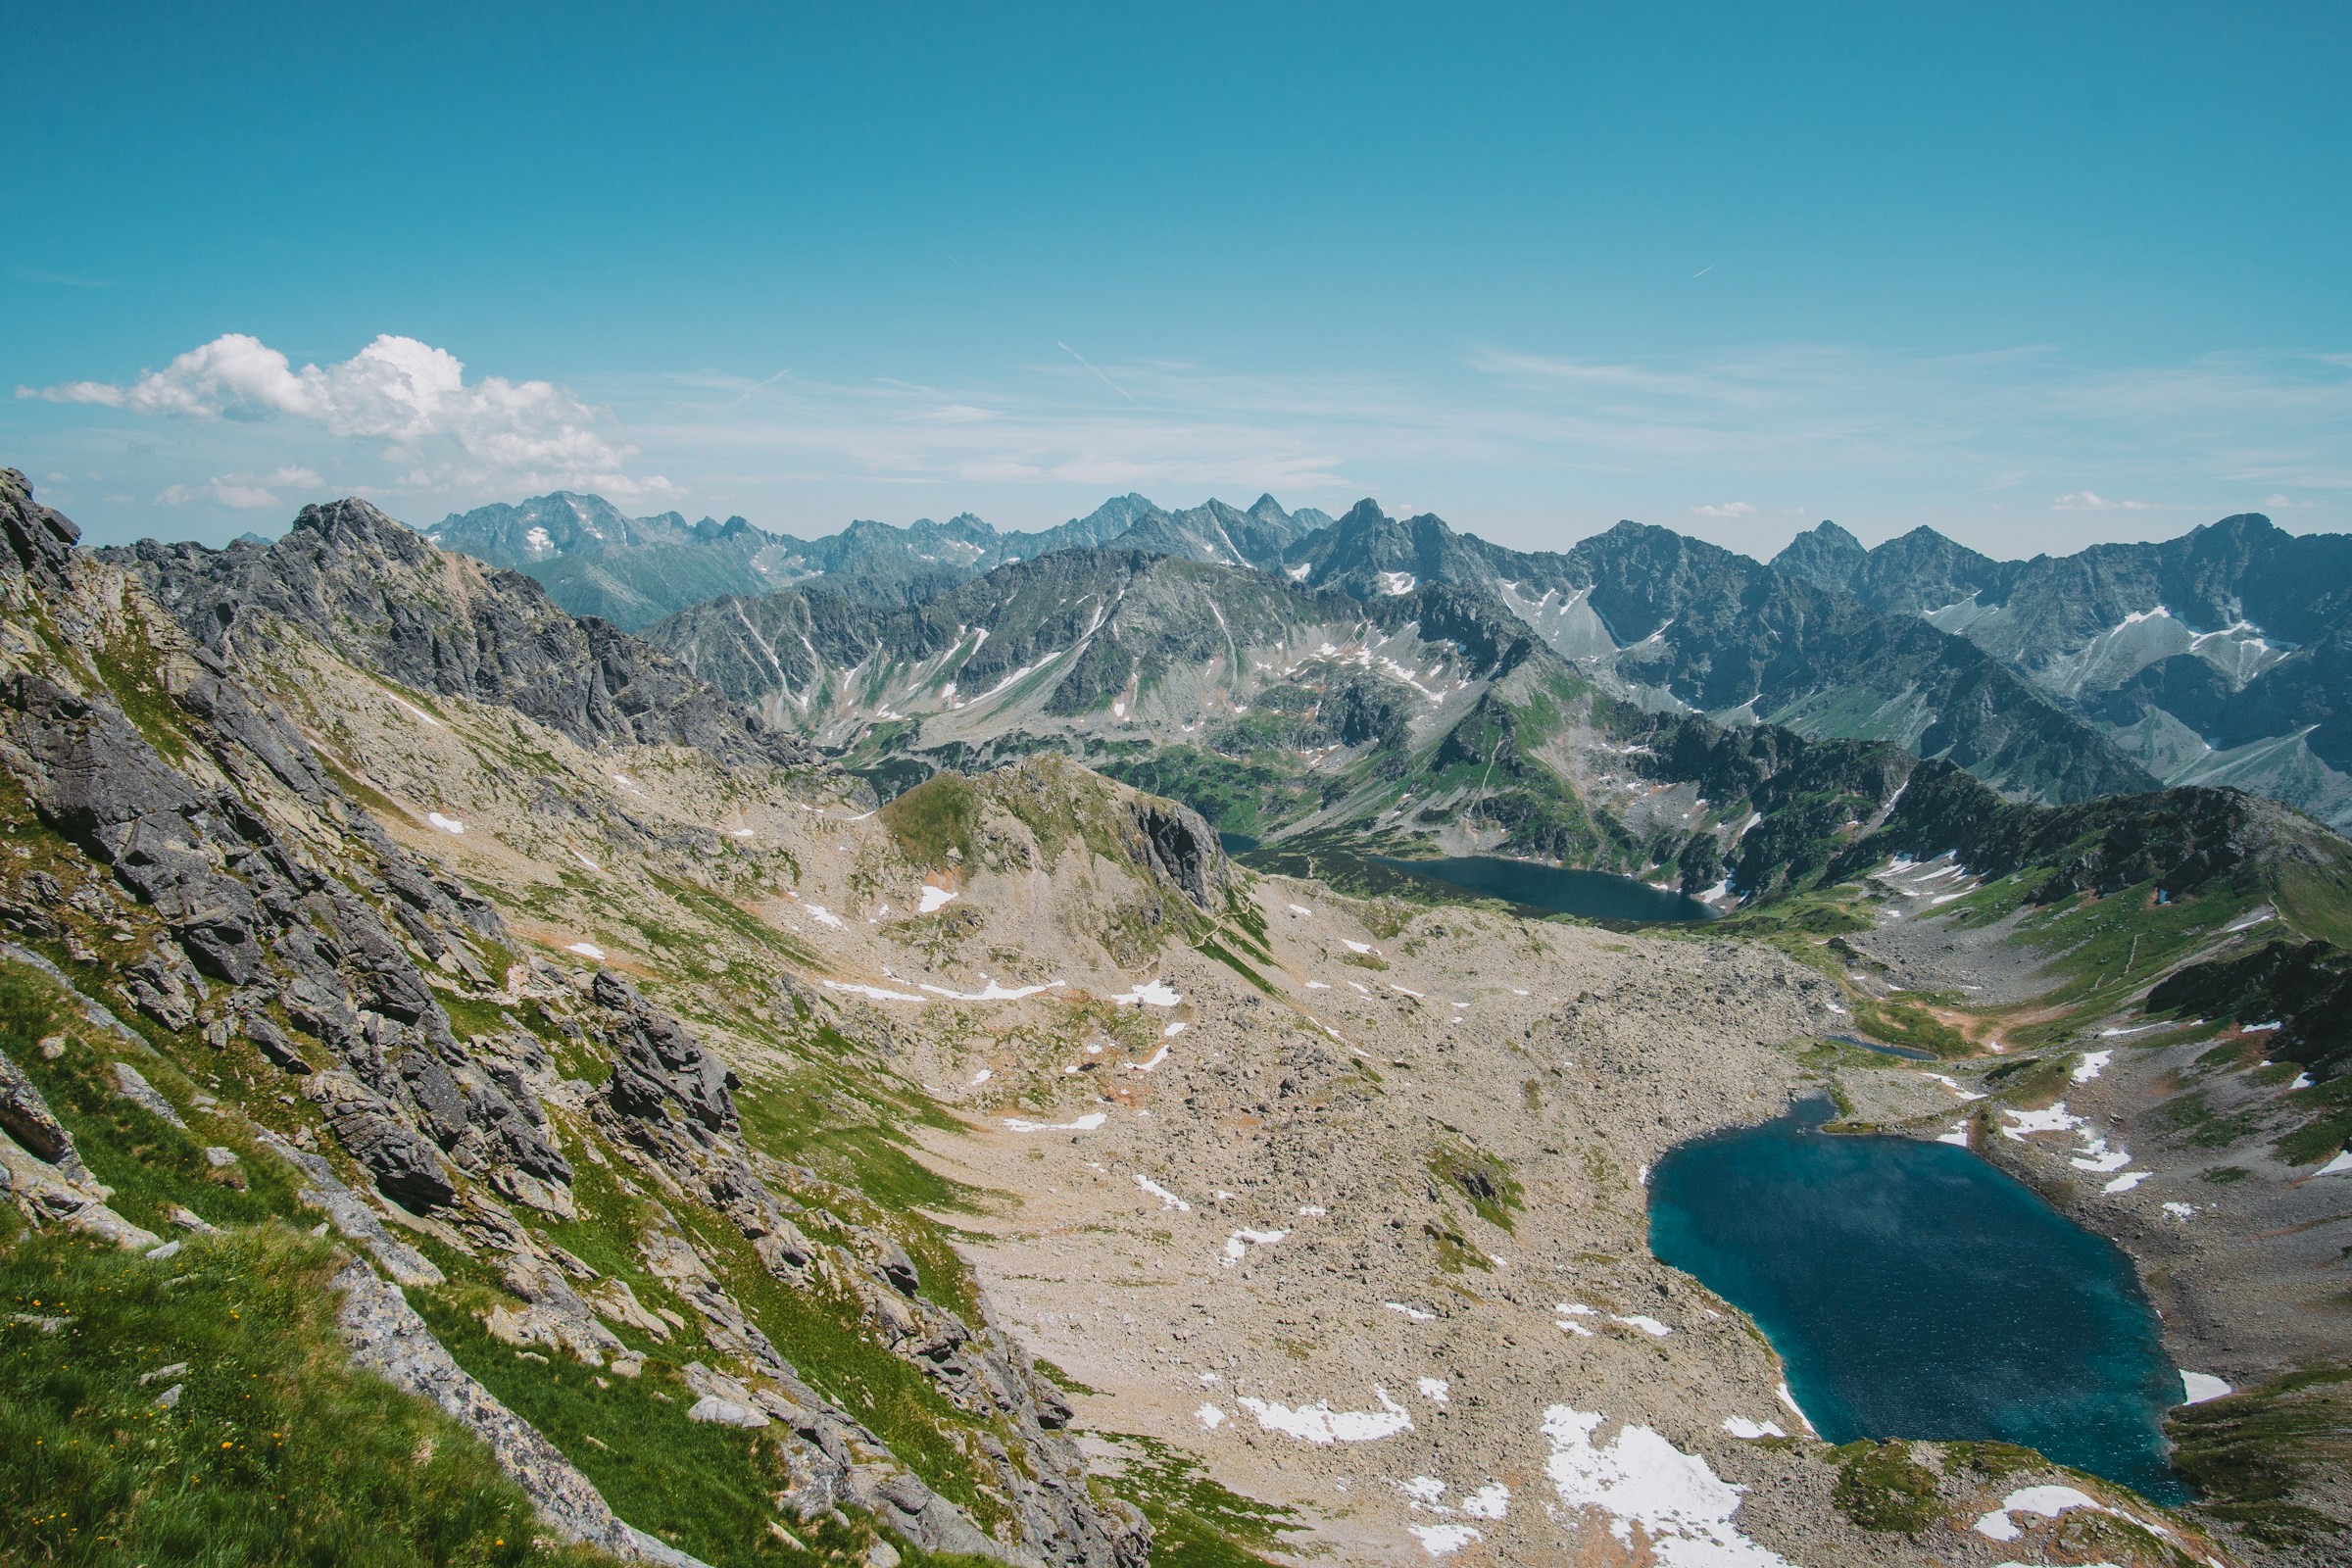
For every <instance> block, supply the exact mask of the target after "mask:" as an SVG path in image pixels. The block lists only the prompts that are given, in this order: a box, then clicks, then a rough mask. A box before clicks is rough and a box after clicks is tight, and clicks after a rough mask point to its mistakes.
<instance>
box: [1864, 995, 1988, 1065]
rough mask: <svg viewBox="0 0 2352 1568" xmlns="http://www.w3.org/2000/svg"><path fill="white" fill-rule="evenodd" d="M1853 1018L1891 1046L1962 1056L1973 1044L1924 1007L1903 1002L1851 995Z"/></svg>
mask: <svg viewBox="0 0 2352 1568" xmlns="http://www.w3.org/2000/svg"><path fill="white" fill-rule="evenodd" d="M1854 1022H1855V1023H1856V1024H1857V1025H1859V1026H1860V1027H1861V1029H1862V1032H1863V1033H1864V1034H1867V1035H1869V1036H1870V1037H1871V1038H1872V1039H1874V1040H1883V1041H1885V1042H1886V1043H1887V1045H1890V1046H1907V1047H1909V1048H1910V1049H1911V1050H1913V1051H1929V1052H1934V1053H1935V1054H1936V1055H1938V1056H1965V1055H1967V1054H1970V1051H1971V1050H1972V1048H1971V1047H1970V1045H1969V1043H1968V1040H1967V1038H1966V1037H1965V1036H1963V1035H1962V1034H1961V1033H1960V1031H1959V1030H1957V1029H1955V1028H1953V1027H1952V1026H1951V1025H1950V1024H1948V1023H1945V1022H1944V1021H1943V1020H1942V1019H1940V1018H1938V1017H1936V1015H1935V1014H1934V1013H1932V1012H1930V1011H1928V1010H1927V1009H1926V1008H1925V1007H1919V1006H1914V1005H1910V1004H1909V1003H1903V1002H1877V1001H1873V1000H1872V999H1870V998H1868V997H1857V998H1855V999H1854Z"/></svg>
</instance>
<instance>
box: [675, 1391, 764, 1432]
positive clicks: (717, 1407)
mask: <svg viewBox="0 0 2352 1568" xmlns="http://www.w3.org/2000/svg"><path fill="white" fill-rule="evenodd" d="M686 1419H687V1420H689V1421H707V1422H710V1423H712V1424H713V1425H717V1426H722V1427H763V1426H765V1425H767V1417H766V1416H765V1415H763V1414H762V1413H760V1411H759V1410H756V1409H754V1408H753V1407H752V1406H750V1405H748V1404H737V1403H736V1402H735V1401H734V1400H732V1399H722V1398H720V1397H718V1396H717V1395H715V1394H706V1395H704V1396H703V1397H701V1398H699V1399H697V1400H695V1401H694V1405H693V1408H691V1409H689V1410H688V1411H687V1412H686Z"/></svg>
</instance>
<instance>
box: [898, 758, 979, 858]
mask: <svg viewBox="0 0 2352 1568" xmlns="http://www.w3.org/2000/svg"><path fill="white" fill-rule="evenodd" d="M882 822H883V825H884V826H885V827H887V828H889V829H890V836H891V837H892V838H893V839H895V840H896V841H897V842H898V846H899V848H900V849H901V850H903V851H905V852H906V855H907V858H908V859H910V860H912V861H914V862H915V863H916V864H917V865H928V866H934V867H946V866H948V865H950V864H954V863H957V862H964V863H970V864H973V865H977V864H978V863H979V859H980V795H979V792H978V791H977V790H975V789H973V788H972V783H971V780H969V779H967V778H965V777H964V776H963V775H962V774H960V773H939V774H935V775H933V776H932V777H930V778H928V779H926V780H924V781H923V782H922V783H920V784H917V785H916V786H915V787H914V788H912V789H910V790H908V791H907V793H906V794H904V795H902V796H900V797H899V798H898V799H897V800H895V801H892V802H891V803H890V804H889V805H888V806H885V807H883V808H882ZM950 851H954V852H955V854H954V856H953V857H951V855H950V854H949V852H950Z"/></svg>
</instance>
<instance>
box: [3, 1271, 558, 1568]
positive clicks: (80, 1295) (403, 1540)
mask: <svg viewBox="0 0 2352 1568" xmlns="http://www.w3.org/2000/svg"><path fill="white" fill-rule="evenodd" d="M333 1268H334V1255H333V1250H332V1249H331V1248H330V1247H328V1246H327V1245H325V1244H323V1243H313V1242H311V1241H309V1240H308V1239H307V1238H304V1237H301V1236H299V1235H297V1234H296V1233H294V1232H292V1231H290V1230H287V1229H284V1228H282V1227H274V1226H271V1227H262V1228H257V1229H253V1230H248V1231H245V1232H242V1233H239V1234H237V1235H234V1236H226V1237H220V1238H198V1239H195V1240H192V1241H190V1242H189V1243H188V1244H187V1250H185V1251H184V1252H182V1253H181V1254H180V1255H179V1256H178V1257H175V1258H172V1259H171V1260H169V1261H168V1262H164V1263H150V1262H147V1261H145V1260H143V1259H140V1258H137V1257H134V1256H132V1255H130V1254H129V1253H126V1252H123V1251H120V1250H116V1249H114V1248H111V1247H104V1246H100V1245H97V1244H94V1243H89V1242H83V1241H79V1240H76V1239H72V1238H65V1237H45V1236H43V1237H31V1238H26V1239H24V1240H21V1241H19V1242H18V1243H17V1244H16V1245H15V1246H14V1247H13V1248H9V1249H8V1250H5V1251H0V1299H5V1300H6V1302H7V1310H8V1311H9V1312H11V1313H25V1314H30V1315H35V1316H42V1317H63V1318H66V1319H68V1320H69V1321H67V1322H66V1323H65V1324H64V1325H63V1326H62V1327H61V1328H59V1329H58V1330H57V1332H55V1333H44V1332H42V1331H41V1329H40V1328H39V1327H38V1326H37V1325H34V1324H27V1323H17V1322H11V1323H6V1324H0V1366H5V1368H6V1371H5V1373H0V1558H6V1559H7V1560H9V1561H12V1562H27V1563H30V1562H40V1563H57V1564H92V1565H106V1568H117V1565H120V1568H132V1565H134V1564H146V1563H154V1564H161V1563H204V1564H223V1565H225V1564H244V1563H284V1564H319V1565H324V1564H335V1565H337V1568H378V1565H381V1568H405V1565H410V1564H449V1565H453V1568H454V1565H476V1564H478V1565H483V1568H490V1565H497V1568H512V1565H518V1564H526V1563H552V1562H556V1561H574V1562H583V1563H584V1562H588V1561H591V1560H604V1559H601V1558H591V1556H590V1555H589V1554H588V1553H586V1552H579V1551H566V1552H560V1553H559V1552H556V1551H554V1550H551V1549H549V1548H546V1547H543V1546H540V1545H538V1544H535V1538H536V1537H537V1536H538V1534H539V1525H538V1523H537V1521H536V1519H535V1518H534V1516H533V1514H532V1510H531V1506H530V1503H529V1501H528V1500H527V1499H526V1498H525V1497H524V1496H523V1495H522V1494H521V1493H520V1492H519V1491H518V1490H516V1489H515V1486H514V1485H513V1484H512V1483H511V1482H509V1481H508V1480H507V1479H506V1478H505V1476H504V1475H503V1474H501V1473H500V1471H499V1469H498V1467H497V1465H496V1463H495V1461H493V1460H492V1459H491V1457H490V1455H489V1453H488V1451H487V1450H486V1449H484V1448H483V1447H482V1446H481V1445H480V1444H479V1443H477V1442H476V1441H475V1440H474V1439H473V1437H472V1436H471V1435H470V1434H469V1433H467V1432H466V1430H465V1429H464V1428H462V1427H460V1426H459V1425H458V1424H457V1423H456V1422H454V1421H452V1420H450V1419H449V1418H447V1417H446V1416H444V1415H442V1414H441V1413H440V1412H439V1411H438V1410H436V1409H435V1408H433V1407H432V1406H431V1405H430V1404H428V1403H426V1402H425V1401H423V1400H421V1399H417V1398H414V1397H410V1396H408V1395H405V1394H402V1393H400V1392H399V1391H397V1390H395V1389H393V1388H392V1387H391V1386H390V1385H389V1384H386V1383H383V1382H381V1381H380V1380H377V1379H375V1378H372V1377H369V1376H366V1375H364V1374H360V1373H356V1372H354V1371H353V1370H351V1368H350V1366H349V1364H348V1362H347V1361H346V1359H345V1354H344V1350H343V1348H342V1345H341V1342H340V1340H339V1339H338V1338H337V1336H336V1333H335V1328H334V1310H335V1301H336V1297H335V1295H334V1293H333V1292H332V1291H331V1290H330V1289H329V1288H328V1286H327V1283H326V1282H327V1278H328V1276H329V1275H330V1274H331V1273H332V1271H333ZM182 1361H184V1362H186V1363H187V1370H186V1371H185V1372H181V1373H174V1374H172V1376H171V1377H169V1378H167V1379H162V1380H158V1381H155V1382H151V1383H147V1384H142V1383H140V1382H139V1378H140V1376H141V1375H142V1374H145V1373H149V1372H153V1371H155V1370H157V1369H158V1368H161V1367H165V1366H169V1365H172V1364H173V1363H175V1362H182ZM173 1383H177V1384H179V1385H181V1387H182V1393H181V1396H180V1398H179V1401H178V1403H177V1404H176V1405H175V1406H174V1407H172V1408H171V1409H169V1410H164V1409H158V1408H157V1407H156V1404H155V1400H156V1397H158V1396H159V1395H161V1394H162V1393H163V1392H164V1390H165V1389H166V1388H168V1387H170V1386H171V1385H172V1384H173Z"/></svg>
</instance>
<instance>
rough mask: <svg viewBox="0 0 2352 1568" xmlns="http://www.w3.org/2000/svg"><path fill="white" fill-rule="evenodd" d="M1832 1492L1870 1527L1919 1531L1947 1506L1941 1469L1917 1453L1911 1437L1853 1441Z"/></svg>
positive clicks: (1846, 1509)
mask: <svg viewBox="0 0 2352 1568" xmlns="http://www.w3.org/2000/svg"><path fill="white" fill-rule="evenodd" d="M1838 1452H1839V1453H1840V1454H1843V1455H1845V1456H1846V1457H1845V1458H1844V1459H1843V1462H1841V1463H1840V1464H1839V1466H1838V1486H1837V1489H1836V1491H1835V1492H1833V1493H1832V1498H1833V1500H1834V1501H1835V1502H1836V1503H1837V1504H1838V1512H1839V1513H1841V1514H1844V1515H1845V1516H1846V1517H1847V1518H1848V1519H1851V1520H1852V1521H1853V1522H1854V1523H1855V1524H1857V1525H1859V1526H1861V1527H1862V1528H1863V1529H1865V1530H1877V1531H1885V1532H1888V1533H1899V1534H1902V1535H1917V1534H1918V1533H1919V1532H1920V1531H1922V1530H1925V1529H1927V1528H1928V1526H1929V1525H1931V1524H1933V1523H1935V1522H1936V1516H1937V1515H1938V1514H1939V1513H1940V1512H1941V1511H1942V1509H1941V1506H1940V1505H1939V1503H1938V1501H1937V1499H1936V1473H1935V1472H1934V1471H1932V1470H1930V1469H1929V1468H1928V1467H1927V1466H1925V1465H1923V1464H1921V1463H1920V1462H1919V1461H1918V1460H1916V1459H1914V1458H1912V1457H1911V1446H1910V1445H1909V1444H1906V1443H1885V1444H1868V1445H1863V1444H1849V1445H1847V1446H1845V1447H1844V1448H1840V1449H1838Z"/></svg>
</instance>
